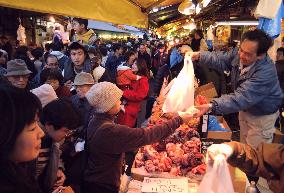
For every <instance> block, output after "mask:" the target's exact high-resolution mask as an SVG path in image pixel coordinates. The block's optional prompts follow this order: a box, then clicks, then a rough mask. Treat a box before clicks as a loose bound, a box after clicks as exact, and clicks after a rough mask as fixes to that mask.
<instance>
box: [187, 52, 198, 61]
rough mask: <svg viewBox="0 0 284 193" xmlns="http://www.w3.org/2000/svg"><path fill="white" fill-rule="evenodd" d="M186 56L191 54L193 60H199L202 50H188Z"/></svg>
mask: <svg viewBox="0 0 284 193" xmlns="http://www.w3.org/2000/svg"><path fill="white" fill-rule="evenodd" d="M185 55H186V56H190V57H191V60H192V61H197V60H199V58H200V52H186V54H185Z"/></svg>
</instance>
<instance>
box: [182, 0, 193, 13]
mask: <svg viewBox="0 0 284 193" xmlns="http://www.w3.org/2000/svg"><path fill="white" fill-rule="evenodd" d="M178 11H179V12H180V13H182V14H184V15H192V14H194V13H195V5H194V4H193V3H192V1H191V0H184V1H183V2H182V3H181V4H180V5H179V6H178Z"/></svg>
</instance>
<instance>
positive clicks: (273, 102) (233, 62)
mask: <svg viewBox="0 0 284 193" xmlns="http://www.w3.org/2000/svg"><path fill="white" fill-rule="evenodd" d="M271 45H272V40H271V38H270V37H269V36H268V35H267V34H266V33H265V32H263V31H261V30H258V29H255V30H253V31H248V32H246V33H244V34H243V36H242V41H241V46H240V49H239V51H238V53H237V52H236V51H232V52H228V53H223V52H192V53H189V54H190V55H191V58H192V60H193V61H199V62H198V63H200V64H206V65H207V66H208V67H211V68H216V69H221V70H222V71H225V70H226V71H230V72H231V83H232V87H233V90H234V92H233V93H230V94H228V95H222V96H221V97H220V98H215V99H213V100H212V101H211V103H210V104H204V105H202V106H197V109H199V110H200V113H198V114H197V116H201V115H203V114H204V113H206V112H209V111H211V112H212V113H213V114H214V113H215V114H229V113H234V112H239V122H240V132H241V136H240V137H241V142H243V143H247V144H249V145H251V146H252V147H253V148H256V147H257V146H258V145H259V144H260V143H261V142H264V143H271V142H272V140H273V133H274V131H275V127H274V124H275V121H276V119H277V117H278V114H279V112H278V108H279V106H280V105H281V103H282V100H283V93H282V90H281V88H280V86H279V81H278V78H277V72H276V69H275V65H274V64H273V62H272V60H271V59H270V58H269V56H268V55H267V51H268V49H269V48H270V47H271Z"/></svg>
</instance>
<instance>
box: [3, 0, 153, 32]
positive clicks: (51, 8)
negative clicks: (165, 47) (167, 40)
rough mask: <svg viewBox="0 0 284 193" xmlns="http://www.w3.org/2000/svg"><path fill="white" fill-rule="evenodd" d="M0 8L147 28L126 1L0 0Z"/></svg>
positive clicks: (142, 17)
mask: <svg viewBox="0 0 284 193" xmlns="http://www.w3.org/2000/svg"><path fill="white" fill-rule="evenodd" d="M0 6H3V7H10V8H16V9H24V10H30V11H37V12H43V13H50V14H58V15H65V16H74V17H81V18H86V19H95V20H99V21H105V22H112V23H115V24H127V25H131V26H136V27H140V28H147V27H148V17H147V15H146V14H144V13H142V12H141V9H140V8H139V7H138V6H135V5H133V4H132V3H130V2H129V1H128V0H65V1H62V0H61V1H60V0H0Z"/></svg>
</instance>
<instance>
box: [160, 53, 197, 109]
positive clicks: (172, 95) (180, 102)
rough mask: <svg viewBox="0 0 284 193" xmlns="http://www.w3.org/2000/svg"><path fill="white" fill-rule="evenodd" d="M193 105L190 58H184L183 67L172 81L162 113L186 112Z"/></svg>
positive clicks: (192, 78) (192, 77)
mask: <svg viewBox="0 0 284 193" xmlns="http://www.w3.org/2000/svg"><path fill="white" fill-rule="evenodd" d="M193 105H194V70H193V64H192V61H191V58H190V56H185V59H184V66H183V68H182V70H181V71H180V73H179V75H178V76H177V78H176V80H175V81H174V83H173V85H172V87H171V89H170V91H169V93H168V95H167V98H166V100H165V103H164V105H163V112H164V113H170V112H171V113H173V112H178V111H186V110H187V109H188V108H189V107H191V106H193Z"/></svg>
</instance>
